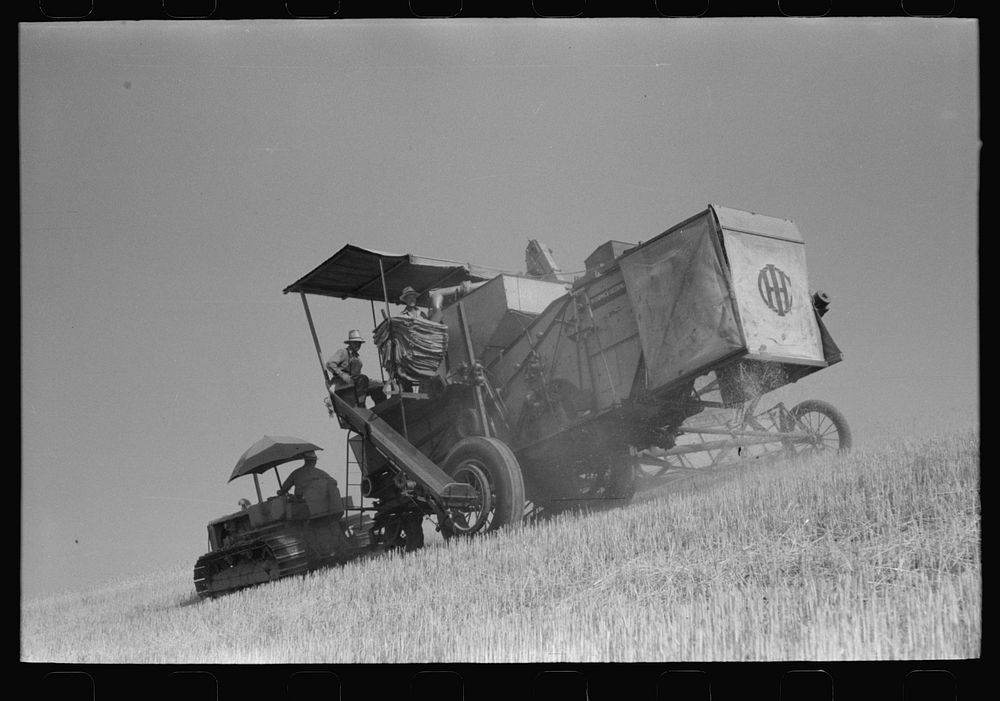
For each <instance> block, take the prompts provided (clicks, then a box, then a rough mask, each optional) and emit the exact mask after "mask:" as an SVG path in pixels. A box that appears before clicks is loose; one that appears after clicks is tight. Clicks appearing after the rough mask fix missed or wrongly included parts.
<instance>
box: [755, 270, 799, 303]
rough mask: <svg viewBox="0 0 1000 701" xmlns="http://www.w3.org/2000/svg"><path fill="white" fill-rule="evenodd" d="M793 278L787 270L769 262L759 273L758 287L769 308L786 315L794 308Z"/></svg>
mask: <svg viewBox="0 0 1000 701" xmlns="http://www.w3.org/2000/svg"><path fill="white" fill-rule="evenodd" d="M791 282H792V281H791V280H790V279H789V278H788V275H786V274H785V271H784V270H782V269H781V268H776V267H774V264H772V263H768V264H767V265H765V266H764V267H763V268H761V269H760V273H759V274H758V275H757V289H758V290H760V296H761V299H763V300H764V304H766V305H767V306H768V308H770V309H772V310H773V311H775V312H777V314H778V316H784V315H785V314H787V313H788V312H790V311H791V310H792V290H791Z"/></svg>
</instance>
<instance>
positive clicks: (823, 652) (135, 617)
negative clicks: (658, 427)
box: [21, 426, 982, 663]
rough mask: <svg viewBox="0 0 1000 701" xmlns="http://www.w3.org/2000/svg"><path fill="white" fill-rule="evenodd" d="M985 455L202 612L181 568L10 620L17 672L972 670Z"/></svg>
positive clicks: (713, 486)
mask: <svg viewBox="0 0 1000 701" xmlns="http://www.w3.org/2000/svg"><path fill="white" fill-rule="evenodd" d="M979 444H980V439H979V428H978V426H970V427H968V428H964V429H961V430H954V431H947V432H944V433H941V434H938V435H933V436H927V437H922V438H919V439H898V440H892V441H887V442H886V443H885V444H884V445H881V446H879V447H878V448H877V449H866V450H861V451H857V452H854V453H852V454H849V455H844V456H838V455H823V456H819V457H813V458H809V459H801V460H798V461H796V462H782V463H774V464H770V465H766V464H751V465H747V466H745V467H741V468H740V469H738V470H728V471H725V472H718V473H715V474H705V475H696V476H693V477H691V478H689V479H686V480H683V481H679V482H676V483H674V484H672V485H670V486H668V487H658V488H655V489H651V490H648V491H645V492H643V493H641V494H640V495H639V496H638V497H637V498H636V501H635V503H633V504H632V505H631V506H629V507H628V508H624V509H617V510H614V511H609V512H605V513H599V514H594V515H590V516H563V517H559V518H557V519H554V520H553V521H551V522H548V523H543V524H540V525H535V526H530V527H526V528H524V529H522V530H521V531H520V532H517V533H501V534H499V535H496V536H491V537H486V538H480V539H476V540H468V541H461V542H457V543H451V544H444V543H440V542H438V543H433V544H431V545H429V546H428V547H427V548H425V549H424V550H423V551H421V552H419V553H416V554H413V555H407V556H392V557H380V558H373V559H368V560H365V561H361V562H355V563H352V564H350V565H348V566H345V567H343V568H339V569H328V570H324V571H321V572H317V573H313V574H311V575H308V576H305V577H298V578H293V579H289V580H284V581H280V582H276V583H274V584H270V585H264V586H261V587H257V588H255V589H252V590H247V591H244V592H240V593H237V594H233V595H230V596H226V597H222V598H220V599H218V600H214V601H204V602H203V601H199V600H198V599H197V597H196V596H195V595H194V591H193V585H192V582H191V571H190V568H189V567H185V568H178V569H175V570H166V571H162V572H155V573H148V574H145V575H143V576H136V577H134V578H131V579H126V580H122V581H119V582H115V583H112V584H109V585H108V586H105V587H103V588H100V589H96V590H94V591H91V592H88V593H86V594H64V595H61V596H53V597H47V598H44V599H36V600H30V601H23V602H22V606H21V660H22V661H36V662H41V661H45V662H73V663H87V662H129V663H131V662H138V663H283V662H289V663H310V662H322V663H333V662H338V663H339V662H554V661H604V662H607V661H665V660H689V661H704V660H810V659H814V660H857V659H927V658H970V657H978V656H979V655H980V650H981V648H980V644H981V642H980V641H981V635H982V618H981V606H982V559H981V531H980V511H981V507H980V498H979V470H980V455H979ZM199 554H200V553H192V558H191V559H192V563H193V561H194V559H195V558H196V557H197V556H198V555H199Z"/></svg>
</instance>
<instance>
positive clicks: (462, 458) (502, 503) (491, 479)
mask: <svg viewBox="0 0 1000 701" xmlns="http://www.w3.org/2000/svg"><path fill="white" fill-rule="evenodd" d="M443 467H444V471H445V472H447V473H448V474H449V475H450V476H451V477H452V479H454V480H455V481H456V482H460V483H464V484H468V485H471V486H472V488H473V491H474V492H475V494H476V497H477V498H476V501H475V503H473V504H470V505H468V506H465V507H462V508H453V509H450V510H449V511H448V517H449V518H448V522H446V523H445V524H443V527H442V532H443V533H444V535H445V537H451V536H455V535H474V534H476V533H487V532H489V531H494V530H496V529H498V528H501V527H503V526H517V525H519V524H520V523H521V519H522V518H523V516H524V478H523V477H522V476H521V468H520V466H519V465H518V463H517V458H516V457H514V453H513V451H511V449H510V448H509V447H508V446H507V444H506V443H504V442H503V441H500V440H497V439H496V438H489V437H486V436H470V437H468V438H464V439H462V440H461V441H459V442H458V443H456V444H455V446H454V447H453V448H452V449H451V452H450V453H448V457H446V458H445V460H444V465H443Z"/></svg>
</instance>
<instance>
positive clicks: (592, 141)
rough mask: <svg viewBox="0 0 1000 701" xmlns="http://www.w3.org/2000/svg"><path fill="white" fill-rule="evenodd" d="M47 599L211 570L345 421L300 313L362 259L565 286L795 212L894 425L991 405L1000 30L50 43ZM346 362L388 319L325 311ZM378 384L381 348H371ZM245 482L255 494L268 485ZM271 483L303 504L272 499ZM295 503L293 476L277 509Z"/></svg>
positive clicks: (851, 410) (27, 408)
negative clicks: (981, 215) (402, 259)
mask: <svg viewBox="0 0 1000 701" xmlns="http://www.w3.org/2000/svg"><path fill="white" fill-rule="evenodd" d="M19 39H20V47H19V54H20V70H19V91H20V95H19V97H20V101H19V119H20V125H19V126H20V159H21V160H20V162H21V183H20V185H21V320H22V326H21V344H22V345H21V348H22V351H21V352H22V378H21V379H22V393H21V401H22V472H21V475H22V495H21V496H22V500H21V509H22V519H21V523H22V530H21V552H22V562H21V575H22V590H23V593H24V594H25V595H34V594H37V593H45V592H49V591H55V590H60V589H70V588H75V587H92V586H94V585H95V584H99V583H101V582H103V581H106V580H110V579H113V578H115V577H117V576H121V575H129V574H132V573H145V572H149V571H151V570H154V569H156V568H158V567H159V566H160V565H164V566H168V567H174V566H176V565H177V564H179V563H189V564H190V565H191V566H193V564H194V562H195V560H196V559H197V557H198V556H200V555H201V554H202V553H203V552H204V551H205V549H206V536H205V525H206V523H207V522H208V521H209V520H210V519H212V518H216V517H218V516H220V515H222V514H225V513H228V512H230V511H232V510H234V509H235V507H236V501H237V499H238V498H239V497H241V496H248V497H250V496H252V495H253V485H252V482H249V481H245V480H244V481H239V480H237V481H236V482H233V483H232V484H229V485H227V484H226V479H228V477H229V474H230V471H231V470H232V468H233V465H234V464H235V462H236V459H237V458H238V457H239V456H240V454H241V453H242V452H243V451H244V450H245V449H246V448H247V447H248V446H250V445H251V444H252V443H253V442H254V441H256V440H257V439H258V438H260V437H261V436H262V435H264V434H266V433H271V434H291V435H296V436H301V437H303V438H305V439H307V440H310V441H313V442H315V443H317V444H319V445H321V446H324V448H326V450H325V451H324V452H323V453H321V459H320V466H321V467H325V468H327V469H329V470H330V471H331V472H333V473H334V474H335V475H336V474H339V473H340V472H341V471H342V469H343V461H344V442H343V440H344V439H343V434H342V432H341V431H340V430H339V429H338V428H337V426H336V424H335V422H333V421H331V420H330V419H329V418H328V417H327V414H326V410H325V408H324V407H323V404H322V397H323V386H322V382H321V376H320V371H319V366H318V363H317V360H316V356H315V352H314V350H313V347H312V343H311V339H310V337H309V332H308V327H307V325H306V323H305V319H304V315H303V312H302V305H301V302H300V300H299V299H298V298H297V296H285V295H282V293H281V290H282V289H283V288H284V287H285V286H286V285H288V284H290V283H291V282H293V281H294V280H296V279H297V278H298V277H300V276H301V275H303V274H304V273H306V272H308V271H309V270H310V269H312V268H313V267H314V266H315V265H317V264H318V263H320V262H321V261H322V260H325V259H326V258H327V257H329V256H330V255H332V254H333V253H334V252H335V251H336V250H337V249H339V248H340V247H341V246H343V245H344V244H345V243H356V244H359V245H367V246H370V247H372V248H376V249H379V250H384V251H390V252H398V253H406V252H411V253H417V254H422V255H427V256H431V257H438V258H447V259H454V260H459V261H470V262H475V263H480V264H483V265H490V266H495V267H499V268H504V269H509V270H523V269H524V247H525V244H526V243H527V240H528V239H529V238H538V239H540V240H542V241H543V242H545V243H546V244H547V245H548V246H549V247H550V248H551V249H552V250H553V252H554V255H555V257H556V259H557V261H558V262H559V263H560V265H561V266H562V268H563V269H564V270H580V269H582V267H583V260H584V258H586V257H587V255H589V254H590V253H591V252H592V251H593V249H594V248H596V247H597V246H598V245H600V244H601V243H603V242H604V241H606V240H608V239H618V240H624V241H639V240H646V239H649V238H651V237H652V236H654V235H656V234H657V233H660V232H661V231H663V230H665V229H667V228H668V227H670V226H671V225H673V224H675V223H678V222H680V221H681V220H683V219H685V218H687V217H689V216H692V215H694V214H697V213H698V212H700V211H702V210H703V209H704V208H705V205H707V204H708V203H718V204H722V205H725V206H730V207H735V208H741V209H748V210H752V211H756V212H759V213H762V214H768V215H772V216H778V217H783V218H788V219H792V220H794V221H795V222H796V223H797V225H798V227H799V229H800V231H801V232H802V234H803V236H804V238H805V241H806V257H807V261H808V266H809V277H810V284H811V286H812V287H813V288H821V289H824V290H826V291H827V292H828V293H829V294H830V295H831V297H832V299H833V306H832V310H831V312H830V314H829V315H828V316H827V317H826V320H827V322H828V326H829V328H830V331H831V333H832V334H833V336H834V338H835V339H836V341H837V342H838V343H839V344H840V345H841V347H842V348H843V350H844V352H845V355H846V359H845V361H844V362H843V363H841V364H840V365H837V366H834V367H832V368H830V369H829V370H824V371H822V372H820V373H817V374H815V375H812V376H810V377H809V378H807V379H805V380H803V381H801V382H800V383H797V384H796V385H795V386H794V387H792V388H790V390H789V391H790V393H791V396H792V397H793V401H798V400H801V399H806V398H820V399H825V400H827V401H830V402H832V403H833V404H835V405H837V406H838V407H839V408H841V409H842V410H843V412H844V413H845V414H846V415H847V417H848V419H849V420H850V421H851V423H852V426H853V427H854V429H855V434H856V436H855V438H856V444H857V445H858V446H860V447H862V448H863V446H864V445H865V443H866V442H870V441H874V440H877V438H878V435H879V432H880V428H879V427H880V422H884V421H885V420H890V419H891V420H902V421H908V420H910V419H912V420H913V421H914V422H917V421H928V420H931V421H933V420H934V419H935V417H947V416H950V415H954V414H955V413H957V412H961V411H967V410H972V411H973V412H974V411H975V408H976V407H977V404H978V296H977V295H978V278H977V274H978V267H977V266H978V261H977V246H978V221H977V206H978V187H979V179H978V159H979V147H980V142H979V96H978V83H979V68H978V54H979V46H978V28H977V25H976V23H975V22H974V21H971V20H913V19H911V20H904V19H891V20H829V21H822V20H821V21H816V20H789V19H780V20H779V19H773V20H772V19H750V20H690V21H670V20H663V21H655V20H613V21H559V20H549V21H528V20H525V21H482V20H470V21H440V22H439V21H422V22H413V21H359V22H347V21H338V22H317V23H308V22H257V21H252V22H232V23H229V22H209V23H199V22H184V23H169V22H130V23H100V24H89V23H70V24H53V25H44V24H32V25H22V26H21V29H20V35H19ZM313 313H314V316H315V317H316V321H317V323H318V325H319V331H320V335H321V341H322V342H323V344H324V348H325V350H326V351H327V352H329V351H332V350H333V349H334V348H336V347H338V346H340V345H341V343H342V340H343V338H344V337H345V334H346V331H347V329H349V328H360V329H361V330H362V332H363V333H364V334H365V335H366V336H367V337H368V338H369V339H370V338H371V329H372V326H373V324H372V321H371V311H370V308H369V306H368V305H367V304H362V303H352V302H346V303H345V302H333V301H330V302H326V301H323V300H320V301H318V302H317V303H316V304H315V305H314V306H313ZM365 351H366V353H367V355H366V356H365V358H366V361H367V366H368V369H369V370H370V371H371V372H372V374H377V371H376V369H375V355H374V352H373V350H372V348H371V344H370V343H369V344H368V345H367V346H366V349H365ZM244 482H245V483H244ZM266 486H268V487H272V486H273V485H270V484H266ZM271 491H272V492H273V489H272V490H271Z"/></svg>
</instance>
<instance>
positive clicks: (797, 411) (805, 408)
mask: <svg viewBox="0 0 1000 701" xmlns="http://www.w3.org/2000/svg"><path fill="white" fill-rule="evenodd" d="M810 413H814V414H823V415H824V416H826V418H828V419H829V420H830V422H831V423H832V424H833V425H834V427H835V428H836V429H837V439H838V444H837V452H839V453H845V452H847V451H849V450H850V449H851V445H852V441H853V439H852V437H851V427H850V426H849V425H848V423H847V419H845V418H844V415H843V414H841V413H840V411H839V410H838V409H837V408H836V407H835V406H833V405H832V404H828V403H827V402H824V401H820V400H819V399H807V400H806V401H804V402H801V403H799V404H796V405H795V406H794V407H792V416H794V417H795V418H796V419H798V418H800V417H802V416H803V415H805V414H810Z"/></svg>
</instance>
